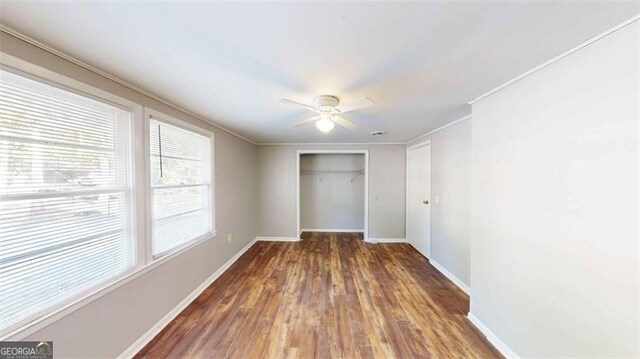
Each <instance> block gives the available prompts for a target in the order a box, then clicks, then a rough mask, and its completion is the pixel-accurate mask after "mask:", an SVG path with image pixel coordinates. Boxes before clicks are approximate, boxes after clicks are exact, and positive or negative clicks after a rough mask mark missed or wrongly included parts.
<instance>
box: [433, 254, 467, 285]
mask: <svg viewBox="0 0 640 359" xmlns="http://www.w3.org/2000/svg"><path fill="white" fill-rule="evenodd" d="M429 263H431V265H432V266H434V267H436V269H437V270H439V271H440V273H442V274H444V275H445V277H447V278H449V280H451V281H452V282H453V283H454V284H455V285H457V286H458V287H459V288H460V289H462V291H463V292H465V293H467V294H471V289H470V288H469V286H468V285H466V284H465V283H464V282H463V281H461V280H460V278H458V277H456V276H455V275H453V273H451V272H449V271H448V270H447V269H446V268H445V267H444V266H443V265H442V264H440V263H438V262H436V261H435V259H433V258H431V259H429Z"/></svg>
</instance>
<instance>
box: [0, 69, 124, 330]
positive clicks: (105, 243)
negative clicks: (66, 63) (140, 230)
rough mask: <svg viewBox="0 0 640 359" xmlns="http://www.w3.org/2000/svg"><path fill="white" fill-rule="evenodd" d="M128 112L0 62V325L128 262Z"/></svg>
mask: <svg viewBox="0 0 640 359" xmlns="http://www.w3.org/2000/svg"><path fill="white" fill-rule="evenodd" d="M131 117H132V114H131V113H130V112H129V111H126V110H123V109H120V108H118V107H116V106H112V105H109V104H106V103H103V102H99V101H96V100H93V99H90V98H88V97H84V96H81V95H78V94H75V93H72V92H69V91H66V90H63V89H60V88H57V87H53V86H50V85H47V84H45V83H42V82H39V81H35V80H32V79H29V78H26V77H22V76H18V75H15V74H13V73H10V72H6V71H0V288H2V289H1V291H0V330H2V331H5V330H8V328H10V327H15V326H18V325H19V324H20V323H23V322H26V321H28V320H30V319H33V318H34V317H36V316H38V315H39V314H42V313H43V312H44V311H46V310H51V309H52V308H54V307H56V306H59V305H61V304H64V303H65V302H66V301H68V300H71V299H72V298H75V297H77V296H79V295H81V294H83V293H84V292H86V291H89V290H91V289H93V288H95V287H96V286H97V285H100V284H104V283H106V282H107V281H109V280H112V279H113V278H115V277H116V276H118V275H121V274H123V273H124V272H125V271H127V270H128V269H130V268H132V267H133V266H134V263H135V248H134V247H135V246H134V239H133V231H132V218H131V210H130V208H131V206H130V201H131V194H132V193H131V185H130V182H131V181H130V171H129V168H130V163H129V161H130V147H131V146H130V140H131V139H130V126H131V124H130V122H131Z"/></svg>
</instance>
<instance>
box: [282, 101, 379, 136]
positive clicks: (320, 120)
mask: <svg viewBox="0 0 640 359" xmlns="http://www.w3.org/2000/svg"><path fill="white" fill-rule="evenodd" d="M280 102H283V103H288V104H290V105H294V106H299V107H304V108H306V109H307V110H311V111H313V112H315V113H317V115H316V116H314V117H311V118H307V119H305V120H302V121H300V122H298V123H296V124H295V125H293V127H301V126H304V125H307V124H309V123H311V122H315V123H316V127H317V128H318V130H320V131H322V132H329V131H331V130H332V129H333V127H334V126H335V124H336V123H337V124H338V125H340V126H342V127H344V128H346V129H348V130H355V129H356V128H357V127H358V126H357V125H356V124H355V123H353V122H351V121H349V120H347V119H346V118H344V117H342V116H340V114H343V113H345V112H349V111H355V110H359V109H361V108H365V107H370V106H374V105H375V103H374V102H373V100H371V99H370V98H367V97H364V98H361V99H359V100H355V101H352V102H349V103H346V104H344V105H341V106H340V107H338V104H339V103H340V100H339V99H338V98H337V97H335V96H331V95H322V96H318V97H316V98H315V99H314V100H313V105H307V104H304V103H300V102H297V101H293V100H289V99H286V98H283V99H282V100H280Z"/></svg>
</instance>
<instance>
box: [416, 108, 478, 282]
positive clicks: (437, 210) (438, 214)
mask: <svg viewBox="0 0 640 359" xmlns="http://www.w3.org/2000/svg"><path fill="white" fill-rule="evenodd" d="M471 121H472V120H470V119H469V120H464V121H461V122H458V123H456V124H454V125H452V126H449V127H446V128H444V129H442V130H440V131H437V132H435V133H433V134H431V135H429V136H425V137H424V138H421V139H418V140H416V141H414V142H412V143H410V144H408V145H407V146H408V147H409V146H412V145H414V144H417V143H420V142H423V141H426V140H431V204H432V207H431V257H432V259H433V260H435V261H436V262H438V263H440V264H441V265H442V266H443V267H445V268H446V269H447V270H448V271H449V272H451V273H452V274H453V275H455V276H456V277H457V278H458V279H460V280H461V281H462V282H464V283H465V284H466V285H470V283H471V282H470V257H471V239H470V238H471V232H470V221H471V217H470V211H471V209H470V207H471V203H470V181H471V178H470V177H471Z"/></svg>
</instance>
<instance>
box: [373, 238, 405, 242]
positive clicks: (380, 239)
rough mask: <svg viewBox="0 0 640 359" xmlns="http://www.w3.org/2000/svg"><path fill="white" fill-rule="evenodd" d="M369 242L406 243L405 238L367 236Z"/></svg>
mask: <svg viewBox="0 0 640 359" xmlns="http://www.w3.org/2000/svg"><path fill="white" fill-rule="evenodd" d="M367 242H370V243H407V239H406V238H369V239H368V240H367Z"/></svg>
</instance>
